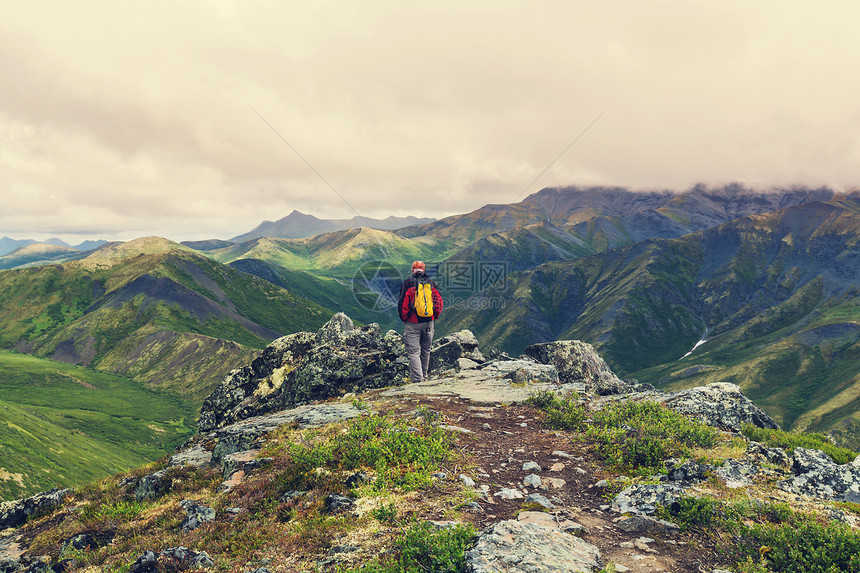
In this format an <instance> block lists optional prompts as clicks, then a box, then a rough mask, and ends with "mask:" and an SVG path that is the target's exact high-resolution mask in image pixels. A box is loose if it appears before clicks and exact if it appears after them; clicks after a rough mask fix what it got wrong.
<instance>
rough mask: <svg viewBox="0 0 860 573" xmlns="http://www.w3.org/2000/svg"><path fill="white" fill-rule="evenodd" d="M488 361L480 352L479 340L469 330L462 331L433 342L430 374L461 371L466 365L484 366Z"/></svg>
mask: <svg viewBox="0 0 860 573" xmlns="http://www.w3.org/2000/svg"><path fill="white" fill-rule="evenodd" d="M485 361H486V359H485V358H484V355H483V354H481V351H480V350H478V339H477V338H475V335H474V334H472V332H471V331H469V330H461V331H459V332H455V333H453V334H449V335H447V336H443V337H442V338H438V339H436V340H435V341H433V350H432V352H431V353H430V372H431V373H441V372H446V371H448V370H460V369H462V368H464V365H469V367H472V366H471V364H473V363H474V364H482V363H483V362H485Z"/></svg>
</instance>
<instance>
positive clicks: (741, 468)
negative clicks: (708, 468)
mask: <svg viewBox="0 0 860 573" xmlns="http://www.w3.org/2000/svg"><path fill="white" fill-rule="evenodd" d="M714 475H716V476H717V478H718V479H720V480H721V481H722V482H723V483H725V484H726V486H727V487H729V488H733V489H734V488H739V487H746V486H750V485H752V484H753V480H754V479H755V477H756V476H757V475H758V467H757V466H756V465H755V464H751V463H749V462H742V461H739V460H726V461H725V463H724V464H723V465H722V466H721V467H719V468H717V469H716V470H715V471H714Z"/></svg>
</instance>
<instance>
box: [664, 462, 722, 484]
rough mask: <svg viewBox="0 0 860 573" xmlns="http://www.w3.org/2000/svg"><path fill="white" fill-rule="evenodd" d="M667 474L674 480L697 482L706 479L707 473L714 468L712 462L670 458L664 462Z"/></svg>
mask: <svg viewBox="0 0 860 573" xmlns="http://www.w3.org/2000/svg"><path fill="white" fill-rule="evenodd" d="M664 465H665V466H666V476H667V477H668V478H669V479H670V480H672V481H686V482H696V481H701V480H703V479H705V477H706V474H707V473H708V472H710V471H713V470H714V466H712V465H711V464H704V463H702V464H700V463H698V462H695V461H692V460H686V461H685V460H679V459H676V458H671V459H668V460H666V461H665V462H664Z"/></svg>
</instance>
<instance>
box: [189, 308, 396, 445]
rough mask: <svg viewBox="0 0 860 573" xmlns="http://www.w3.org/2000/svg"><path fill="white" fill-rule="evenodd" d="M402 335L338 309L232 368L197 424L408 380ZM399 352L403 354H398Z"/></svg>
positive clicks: (204, 428)
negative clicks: (318, 323) (364, 323)
mask: <svg viewBox="0 0 860 573" xmlns="http://www.w3.org/2000/svg"><path fill="white" fill-rule="evenodd" d="M404 355H405V349H404V346H403V341H402V339H401V337H400V335H398V334H397V333H396V332H394V331H393V330H390V331H388V332H387V333H385V334H383V333H382V332H381V331H380V328H379V325H377V324H369V325H367V326H364V327H361V328H358V327H356V326H355V325H353V323H352V320H350V318H349V317H348V316H346V315H345V314H343V313H338V314H336V315H334V317H332V319H331V320H330V321H329V322H328V323H326V324H325V325H324V326H323V327H322V328H320V329H319V330H318V331H317V332H315V333H312V332H298V333H296V334H290V335H288V336H284V337H282V338H279V339H277V340H275V341H274V342H272V343H271V344H270V345H269V346H267V347H266V348H265V349H264V350H263V352H262V353H261V354H260V356H259V358H257V359H255V360H254V361H253V362H252V363H251V364H250V365H248V366H245V367H243V368H240V369H238V370H234V371H232V372H231V373H230V374H228V375H227V377H226V378H225V379H224V381H223V382H221V384H220V385H219V386H218V387H217V388H216V389H215V391H214V392H213V393H212V394H211V395H210V396H209V397H208V398H207V399H206V401H205V402H204V404H203V408H202V410H201V413H200V421H199V423H198V427H199V428H200V431H201V432H208V431H210V430H213V429H215V428H220V427H223V426H225V425H228V424H231V423H233V422H236V421H238V420H243V419H246V418H250V417H252V416H260V415H262V414H267V413H270V412H276V411H280V410H284V409H287V408H292V407H295V406H298V405H300V404H307V403H309V402H312V401H315V400H324V399H326V398H331V397H335V396H340V395H343V394H345V393H347V392H362V391H365V390H368V389H372V388H382V387H385V386H391V385H394V384H399V383H402V382H404V381H405V376H406V373H407V370H406V364H405V362H404V361H403V360H402V357H403V356H404ZM398 358H401V359H400V360H398Z"/></svg>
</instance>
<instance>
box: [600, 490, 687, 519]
mask: <svg viewBox="0 0 860 573" xmlns="http://www.w3.org/2000/svg"><path fill="white" fill-rule="evenodd" d="M682 495H684V488H682V487H680V486H677V485H673V484H667V485H661V484H635V485H631V486H627V487H626V488H624V489H623V490H622V491H621V493H619V494H618V495H616V496H615V499H614V500H613V501H612V511H617V512H618V513H633V514H642V515H651V514H653V513H654V512H656V511H657V507H658V506H661V505H662V506H663V507H671V506H672V505H673V504H674V503H677V501H678V498H679V497H681V496H682Z"/></svg>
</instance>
